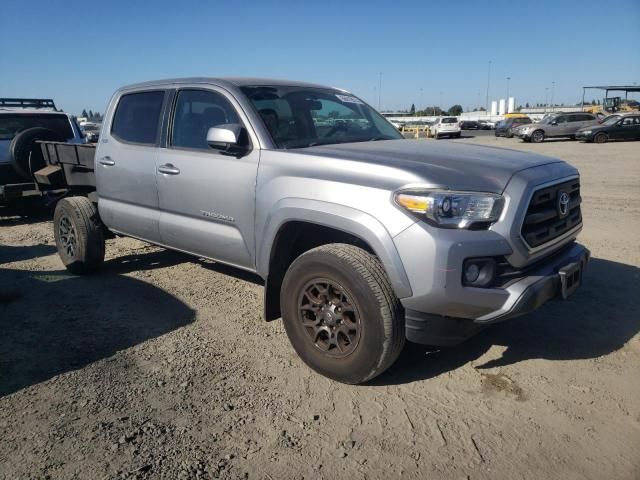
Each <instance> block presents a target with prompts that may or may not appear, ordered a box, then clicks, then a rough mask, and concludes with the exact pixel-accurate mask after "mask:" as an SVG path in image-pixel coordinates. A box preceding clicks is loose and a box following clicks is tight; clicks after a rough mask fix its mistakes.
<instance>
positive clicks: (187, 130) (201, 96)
mask: <svg viewBox="0 0 640 480" xmlns="http://www.w3.org/2000/svg"><path fill="white" fill-rule="evenodd" d="M227 123H240V119H239V118H238V114H237V113H236V110H235V109H234V108H233V105H231V103H229V100H227V99H226V98H225V97H224V96H222V95H221V94H219V93H216V92H212V91H205V90H181V91H180V92H179V93H178V100H177V102H176V113H175V116H174V122H173V132H172V134H171V144H172V145H173V146H175V147H181V148H198V149H203V150H210V151H211V152H214V150H211V148H210V147H209V144H208V143H207V132H208V131H209V129H210V128H211V127H216V126H218V125H224V124H227Z"/></svg>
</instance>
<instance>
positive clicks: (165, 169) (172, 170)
mask: <svg viewBox="0 0 640 480" xmlns="http://www.w3.org/2000/svg"><path fill="white" fill-rule="evenodd" d="M158 171H159V172H160V173H166V174H167V175H178V174H179V173H180V169H179V168H176V167H174V166H173V165H171V164H170V163H165V164H164V165H160V166H159V167H158Z"/></svg>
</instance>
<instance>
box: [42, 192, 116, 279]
mask: <svg viewBox="0 0 640 480" xmlns="http://www.w3.org/2000/svg"><path fill="white" fill-rule="evenodd" d="M53 226H54V236H55V239H56V246H57V247H58V254H59V255H60V259H61V260H62V263H64V266H65V267H66V268H67V270H69V271H70V272H71V273H75V274H78V275H84V274H88V273H92V272H94V271H96V270H98V269H99V268H100V267H101V266H102V263H103V261H104V227H103V224H102V222H101V221H100V217H99V215H98V208H97V206H96V205H95V204H94V203H92V202H91V201H90V200H89V199H88V198H86V197H69V198H63V199H62V200H60V201H59V202H58V205H56V210H55V212H54V214H53Z"/></svg>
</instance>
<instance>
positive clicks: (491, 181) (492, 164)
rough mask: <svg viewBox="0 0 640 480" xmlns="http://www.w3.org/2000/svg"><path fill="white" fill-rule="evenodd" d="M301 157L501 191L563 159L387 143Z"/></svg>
mask: <svg viewBox="0 0 640 480" xmlns="http://www.w3.org/2000/svg"><path fill="white" fill-rule="evenodd" d="M296 153H300V154H304V155H314V156H317V157H326V158H331V159H338V160H339V159H342V160H350V161H357V162H363V163H369V164H374V165H381V166H386V167H392V168H395V169H399V170H402V171H404V172H407V173H410V174H412V175H413V176H415V177H417V178H418V179H419V181H420V182H422V183H427V184H430V185H433V186H434V187H439V188H448V189H452V190H468V191H483V192H493V193H501V192H502V191H503V190H504V188H505V187H506V185H507V183H508V182H509V180H510V179H511V177H512V176H513V174H514V173H516V172H519V171H520V170H525V169H527V168H532V167H537V166H540V165H546V164H551V163H560V162H562V161H561V160H558V159H556V158H551V157H545V156H543V155H536V154H533V153H526V152H521V151H518V150H509V149H504V148H494V147H486V146H483V145H470V144H462V143H456V142H444V141H443V142H430V141H425V140H385V141H375V142H358V143H343V144H336V145H319V146H315V147H309V148H302V149H299V150H296Z"/></svg>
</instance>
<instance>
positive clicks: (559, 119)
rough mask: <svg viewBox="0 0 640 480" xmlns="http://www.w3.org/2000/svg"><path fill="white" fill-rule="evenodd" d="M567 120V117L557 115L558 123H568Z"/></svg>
mask: <svg viewBox="0 0 640 480" xmlns="http://www.w3.org/2000/svg"><path fill="white" fill-rule="evenodd" d="M566 122H567V117H557V118H556V123H558V124H560V123H566Z"/></svg>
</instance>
